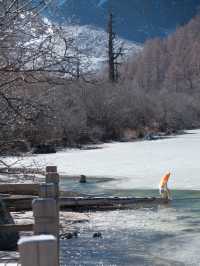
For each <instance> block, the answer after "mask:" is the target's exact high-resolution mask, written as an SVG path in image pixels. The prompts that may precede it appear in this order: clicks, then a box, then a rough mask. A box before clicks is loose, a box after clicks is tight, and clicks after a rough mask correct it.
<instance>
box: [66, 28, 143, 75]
mask: <svg viewBox="0 0 200 266" xmlns="http://www.w3.org/2000/svg"><path fill="white" fill-rule="evenodd" d="M63 29H64V30H65V32H66V35H68V36H69V35H70V36H72V38H74V42H75V46H76V47H78V51H79V52H80V55H82V57H83V61H82V63H83V65H84V64H85V63H86V62H87V65H88V66H89V69H90V70H97V69H99V68H101V67H103V66H105V65H106V62H107V60H108V59H107V52H108V44H107V42H108V36H107V33H106V32H105V31H104V30H102V29H100V28H97V27H94V26H89V25H83V26H80V25H68V26H64V27H63ZM116 46H122V47H123V52H124V57H123V58H122V59H121V60H122V61H123V60H126V58H127V56H128V55H134V54H137V53H138V52H139V51H141V49H142V46H141V45H139V44H137V43H134V42H131V41H128V40H125V39H122V38H118V39H117V41H116Z"/></svg>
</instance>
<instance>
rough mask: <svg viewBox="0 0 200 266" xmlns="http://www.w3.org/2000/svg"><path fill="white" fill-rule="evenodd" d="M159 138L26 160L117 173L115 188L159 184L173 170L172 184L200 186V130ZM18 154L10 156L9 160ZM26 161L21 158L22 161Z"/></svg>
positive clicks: (67, 168) (82, 170) (68, 170)
mask: <svg viewBox="0 0 200 266" xmlns="http://www.w3.org/2000/svg"><path fill="white" fill-rule="evenodd" d="M188 133H190V134H185V135H180V136H176V137H170V138H168V139H164V140H156V141H138V142H129V143H111V144H104V145H101V147H102V149H95V150H64V151H61V152H57V153H56V154H47V155H35V156H29V157H26V158H25V159H24V161H23V164H25V165H30V164H31V163H32V162H33V161H34V162H35V164H38V165H43V166H45V165H57V166H58V170H59V172H61V173H66V174H85V175H98V176H107V177H115V178H116V179H117V180H116V181H114V182H110V183H109V182H108V183H107V184H106V186H109V184H110V185H111V186H112V187H113V186H114V187H115V188H122V189H126V188H127V189H129V188H130V189H132V188H157V187H158V184H159V180H160V178H161V176H162V175H163V174H164V173H165V172H166V171H171V173H172V176H171V179H170V182H169V183H170V184H169V185H170V187H172V188H178V189H200V166H199V158H200V156H199V155H200V130H196V131H189V132H188ZM14 160H15V158H7V160H6V161H7V162H8V161H9V162H11V161H14ZM21 163H22V162H20V164H21Z"/></svg>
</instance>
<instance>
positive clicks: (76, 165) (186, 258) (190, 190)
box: [7, 130, 200, 266]
mask: <svg viewBox="0 0 200 266" xmlns="http://www.w3.org/2000/svg"><path fill="white" fill-rule="evenodd" d="M7 160H9V161H11V160H14V158H12V159H7ZM199 160H200V130H195V131H189V132H187V134H185V135H179V136H176V137H170V138H167V139H163V140H157V141H139V142H130V143H111V144H104V145H100V146H99V149H94V150H66V151H60V152H58V153H56V154H51V155H37V156H30V157H26V159H25V161H24V162H23V164H26V165H31V164H32V163H33V162H34V165H40V166H41V165H57V166H58V170H59V172H61V173H63V174H76V175H77V174H85V175H92V176H97V177H98V178H96V179H88V183H86V184H80V183H79V182H77V180H76V181H74V180H72V179H71V180H70V179H65V178H63V179H62V181H61V186H62V188H63V189H68V190H74V191H79V192H83V193H88V194H99V195H102V194H104V195H121V196H126V195H130V196H144V195H145V196H147V195H148V196H156V195H158V190H157V187H158V184H159V180H160V178H161V176H162V175H163V174H164V173H165V172H166V171H171V173H172V176H171V179H170V187H171V188H172V196H173V200H172V202H171V203H170V204H169V205H168V206H157V207H155V206H154V207H152V208H148V209H144V208H141V209H137V210H123V211H109V212H96V213H88V214H87V215H88V217H89V218H90V219H89V220H90V222H89V223H83V224H80V225H77V228H76V229H77V230H78V231H79V236H78V238H73V239H69V240H62V244H61V247H62V265H67V266H88V265H91V266H93V265H94V266H126V265H127V266H132V265H133V266H134V265H136V266H154V265H157V266H158V265H159V266H169V265H170V266H176V265H177V266H178V265H180V266H184V265H185V266H199V265H200V264H199V262H200V253H199V249H200V164H199ZM105 177H106V178H105ZM195 190H196V191H195ZM95 232H101V234H102V236H103V237H102V238H93V237H92V235H93V233H95Z"/></svg>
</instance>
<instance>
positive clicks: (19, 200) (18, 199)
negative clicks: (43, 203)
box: [2, 196, 36, 211]
mask: <svg viewBox="0 0 200 266" xmlns="http://www.w3.org/2000/svg"><path fill="white" fill-rule="evenodd" d="M35 198H36V197H34V196H10V197H5V198H2V200H3V202H4V203H5V204H6V206H7V208H8V209H9V211H31V210H32V200H33V199H35Z"/></svg>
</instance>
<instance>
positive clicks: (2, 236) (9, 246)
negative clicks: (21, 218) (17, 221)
mask: <svg viewBox="0 0 200 266" xmlns="http://www.w3.org/2000/svg"><path fill="white" fill-rule="evenodd" d="M0 224H14V220H13V218H12V216H11V215H10V213H9V211H8V210H7V208H6V206H5V204H4V203H3V201H2V200H1V199H0ZM18 239H19V234H18V233H17V232H1V231H0V250H16V248H17V241H18Z"/></svg>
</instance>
